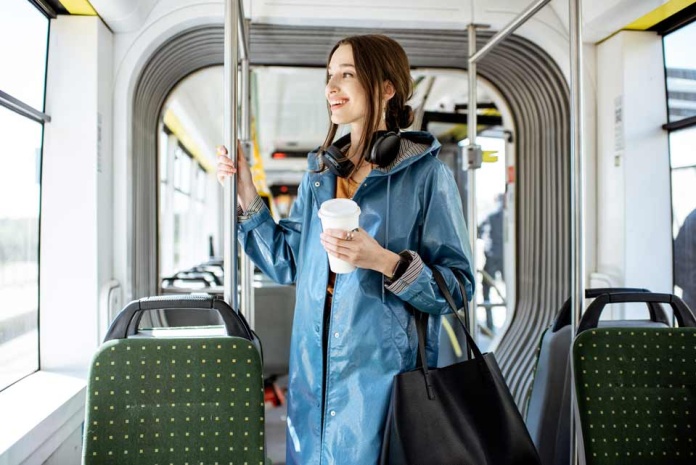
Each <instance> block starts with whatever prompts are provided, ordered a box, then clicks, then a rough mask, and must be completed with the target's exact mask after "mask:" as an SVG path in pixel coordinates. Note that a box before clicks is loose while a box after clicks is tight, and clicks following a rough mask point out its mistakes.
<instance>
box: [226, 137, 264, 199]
mask: <svg viewBox="0 0 696 465" xmlns="http://www.w3.org/2000/svg"><path fill="white" fill-rule="evenodd" d="M217 160H218V164H217V180H218V182H219V183H220V184H222V185H223V186H224V185H225V179H227V178H228V177H229V176H232V175H233V174H235V173H237V199H238V201H239V205H240V206H241V207H242V210H246V208H247V207H248V206H249V205H250V204H251V202H253V201H254V198H256V195H257V193H256V187H254V181H253V179H252V176H251V170H250V169H249V164H248V163H247V161H246V157H245V156H244V149H243V148H242V144H241V143H240V142H239V141H237V162H238V164H239V169H237V167H235V166H234V163H233V162H232V160H231V159H230V157H229V156H228V155H227V148H226V147H225V146H224V145H221V146H219V147H218V148H217Z"/></svg>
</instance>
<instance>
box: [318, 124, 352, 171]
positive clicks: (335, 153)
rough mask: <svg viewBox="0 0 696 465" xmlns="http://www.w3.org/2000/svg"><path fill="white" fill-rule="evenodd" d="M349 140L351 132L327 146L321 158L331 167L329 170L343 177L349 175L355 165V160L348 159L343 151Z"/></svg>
mask: <svg viewBox="0 0 696 465" xmlns="http://www.w3.org/2000/svg"><path fill="white" fill-rule="evenodd" d="M347 142H350V134H348V135H347V136H344V137H342V138H341V139H339V140H337V141H336V142H335V143H334V144H333V145H329V146H328V147H326V150H324V151H323V152H322V154H321V159H322V161H323V162H324V165H326V166H327V167H328V168H329V171H331V172H332V173H333V174H335V175H336V176H339V177H342V178H346V177H348V176H349V175H350V173H351V172H352V171H353V167H354V165H353V162H352V161H350V160H349V159H347V158H346V157H345V155H343V152H342V151H341V149H342V148H344V147H345V146H346V144H347Z"/></svg>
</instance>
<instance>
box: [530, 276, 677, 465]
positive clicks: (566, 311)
mask: <svg viewBox="0 0 696 465" xmlns="http://www.w3.org/2000/svg"><path fill="white" fill-rule="evenodd" d="M626 292H633V293H645V292H649V291H647V290H646V289H632V288H607V289H587V290H586V291H585V297H586V298H588V299H591V298H596V297H598V296H599V295H602V294H611V293H626ZM647 305H648V310H649V312H650V318H649V319H648V320H613V321H601V322H600V323H599V327H627V326H631V327H669V326H670V322H669V319H668V317H667V314H666V313H665V311H664V309H663V308H662V307H661V306H660V305H659V304H654V303H648V304H647ZM570 321H571V311H570V299H568V300H567V301H566V302H565V303H564V304H563V306H562V307H561V309H560V311H559V312H558V314H557V315H556V319H555V320H554V322H553V324H551V325H550V326H549V327H548V328H547V329H546V330H545V331H544V332H543V333H542V336H541V339H540V342H539V348H538V356H537V364H536V367H535V372H534V380H533V382H532V387H531V390H530V393H529V398H528V404H527V412H526V418H525V422H526V424H527V429H529V434H530V436H531V437H532V440H533V441H534V445H535V446H536V448H537V451H538V452H539V458H540V459H541V463H542V465H569V464H570V382H571V381H570V364H569V354H570V341H571V331H570ZM580 449H581V448H579V450H580ZM581 463H584V462H583V461H581Z"/></svg>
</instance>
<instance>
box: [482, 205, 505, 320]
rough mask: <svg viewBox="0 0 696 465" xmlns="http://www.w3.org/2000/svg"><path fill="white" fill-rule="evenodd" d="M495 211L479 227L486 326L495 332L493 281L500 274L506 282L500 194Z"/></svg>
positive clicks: (502, 206)
mask: <svg viewBox="0 0 696 465" xmlns="http://www.w3.org/2000/svg"><path fill="white" fill-rule="evenodd" d="M495 203H496V208H495V210H494V211H493V212H492V213H491V214H490V215H488V216H487V217H486V219H485V220H483V222H481V224H480V225H479V227H478V230H477V235H478V237H480V238H483V239H484V243H485V246H484V249H483V253H484V256H485V258H486V263H485V264H484V265H483V271H484V272H485V275H484V276H483V279H482V283H481V294H482V295H483V305H484V307H485V308H486V326H487V327H488V329H490V330H491V331H492V330H493V310H492V305H491V285H492V284H493V283H492V282H491V280H496V279H498V277H497V274H498V272H500V279H501V280H504V279H505V275H504V274H503V269H504V262H503V208H504V203H505V195H504V194H498V195H497V196H496V199H495Z"/></svg>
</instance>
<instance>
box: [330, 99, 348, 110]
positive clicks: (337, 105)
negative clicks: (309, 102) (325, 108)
mask: <svg viewBox="0 0 696 465" xmlns="http://www.w3.org/2000/svg"><path fill="white" fill-rule="evenodd" d="M346 103H348V100H332V101H330V102H329V105H330V106H331V110H337V109H339V108H341V107H342V106H343V105H345V104H346Z"/></svg>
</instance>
